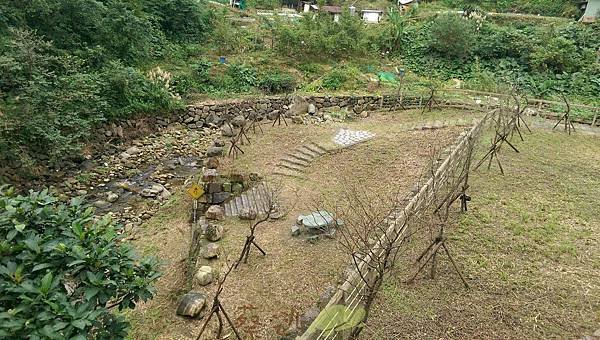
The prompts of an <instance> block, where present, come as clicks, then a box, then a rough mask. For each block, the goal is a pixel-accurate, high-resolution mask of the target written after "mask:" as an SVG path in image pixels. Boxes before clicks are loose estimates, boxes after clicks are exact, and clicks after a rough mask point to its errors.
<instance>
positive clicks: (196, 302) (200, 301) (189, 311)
mask: <svg viewBox="0 0 600 340" xmlns="http://www.w3.org/2000/svg"><path fill="white" fill-rule="evenodd" d="M205 304H206V295H204V294H202V293H199V292H189V293H187V294H185V295H184V296H183V297H182V298H181V300H180V301H179V305H178V306H177V315H181V316H187V317H190V318H200V317H202V316H203V315H202V314H201V312H202V309H203V308H204V305H205Z"/></svg>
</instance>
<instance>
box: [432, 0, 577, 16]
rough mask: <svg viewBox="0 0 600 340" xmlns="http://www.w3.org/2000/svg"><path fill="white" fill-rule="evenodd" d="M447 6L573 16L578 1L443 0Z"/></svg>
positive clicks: (575, 13) (575, 12) (575, 14)
mask: <svg viewBox="0 0 600 340" xmlns="http://www.w3.org/2000/svg"><path fill="white" fill-rule="evenodd" d="M442 3H444V4H445V5H446V6H448V7H459V8H479V9H482V10H486V11H494V12H515V13H527V14H540V15H546V16H565V17H575V16H577V15H579V12H578V10H577V6H576V5H577V3H578V1H573V0H528V1H523V0H443V1H442Z"/></svg>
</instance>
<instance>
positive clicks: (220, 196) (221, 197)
mask: <svg viewBox="0 0 600 340" xmlns="http://www.w3.org/2000/svg"><path fill="white" fill-rule="evenodd" d="M229 197H231V193H229V192H226V191H223V192H216V193H214V194H213V197H212V203H214V204H221V203H223V202H225V201H227V200H228V199H229Z"/></svg>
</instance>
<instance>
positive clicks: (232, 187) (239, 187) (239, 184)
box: [231, 183, 244, 194]
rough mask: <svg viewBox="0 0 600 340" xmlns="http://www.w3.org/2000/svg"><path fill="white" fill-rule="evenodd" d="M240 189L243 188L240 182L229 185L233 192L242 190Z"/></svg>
mask: <svg viewBox="0 0 600 340" xmlns="http://www.w3.org/2000/svg"><path fill="white" fill-rule="evenodd" d="M242 190H244V186H243V185H242V184H241V183H235V184H234V185H232V186H231V191H232V192H233V193H234V194H239V193H241V192H242Z"/></svg>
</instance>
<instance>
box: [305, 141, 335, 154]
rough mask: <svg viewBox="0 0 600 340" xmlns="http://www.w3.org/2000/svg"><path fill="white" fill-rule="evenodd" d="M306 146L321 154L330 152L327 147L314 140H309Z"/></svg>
mask: <svg viewBox="0 0 600 340" xmlns="http://www.w3.org/2000/svg"><path fill="white" fill-rule="evenodd" d="M304 147H305V148H307V149H310V150H311V151H313V152H315V153H317V154H319V155H321V156H322V155H324V154H326V153H327V152H329V151H328V150H327V149H325V148H323V147H322V146H320V145H318V144H315V143H313V142H309V143H308V144H306V145H304Z"/></svg>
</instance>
